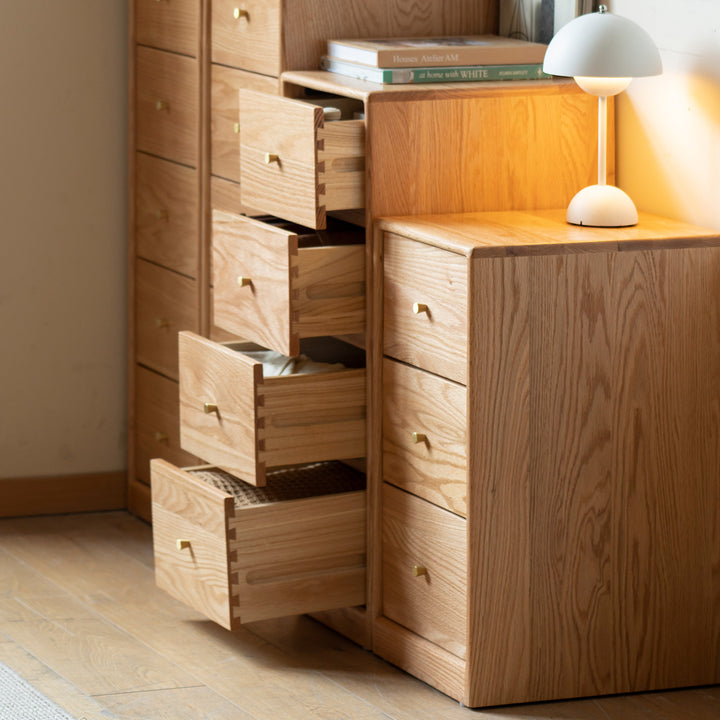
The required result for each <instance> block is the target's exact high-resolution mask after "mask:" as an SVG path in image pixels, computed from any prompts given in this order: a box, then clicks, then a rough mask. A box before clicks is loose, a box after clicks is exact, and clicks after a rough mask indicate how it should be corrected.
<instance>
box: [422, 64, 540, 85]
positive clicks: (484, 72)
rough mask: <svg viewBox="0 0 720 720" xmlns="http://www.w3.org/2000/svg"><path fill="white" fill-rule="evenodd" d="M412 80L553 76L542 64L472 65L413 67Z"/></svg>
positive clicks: (534, 78)
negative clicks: (544, 69) (544, 70)
mask: <svg viewBox="0 0 720 720" xmlns="http://www.w3.org/2000/svg"><path fill="white" fill-rule="evenodd" d="M412 74H413V79H412V82H416V83H433V82H482V81H492V80H542V79H547V78H549V77H551V76H550V75H547V74H546V73H544V72H543V69H542V65H535V64H532V65H482V66H476V65H470V66H465V67H447V68H444V67H440V68H413V72H412Z"/></svg>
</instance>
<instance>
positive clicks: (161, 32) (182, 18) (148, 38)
mask: <svg viewBox="0 0 720 720" xmlns="http://www.w3.org/2000/svg"><path fill="white" fill-rule="evenodd" d="M135 40H136V42H138V43H139V44H140V45H150V46H151V47H155V48H161V49H162V50H172V51H173V52H178V53H183V54H185V55H192V56H193V57H195V56H197V54H198V47H199V45H200V1H199V0H171V1H170V0H135Z"/></svg>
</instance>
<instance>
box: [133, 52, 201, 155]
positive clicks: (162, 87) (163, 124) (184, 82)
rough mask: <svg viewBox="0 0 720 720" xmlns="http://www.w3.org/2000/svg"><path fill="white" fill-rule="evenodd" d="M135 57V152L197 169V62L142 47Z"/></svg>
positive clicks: (198, 95) (198, 80)
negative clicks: (139, 151) (136, 150)
mask: <svg viewBox="0 0 720 720" xmlns="http://www.w3.org/2000/svg"><path fill="white" fill-rule="evenodd" d="M135 54H136V63H137V68H136V73H137V90H136V99H135V113H136V132H137V138H136V147H137V149H138V150H142V151H144V152H147V153H150V154H152V155H159V156H160V157H164V158H166V159H168V160H175V161H177V162H181V163H184V164H185V165H189V166H191V167H197V166H198V162H199V147H198V138H199V127H200V126H199V123H200V119H199V99H200V94H199V82H200V76H199V73H200V66H199V65H198V61H197V60H196V59H194V58H189V57H185V56H184V55H177V54H175V53H169V52H165V51H162V50H155V49H153V48H146V47H143V46H138V47H137V48H136V51H135ZM158 103H160V105H158Z"/></svg>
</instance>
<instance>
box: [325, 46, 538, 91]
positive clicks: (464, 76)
mask: <svg viewBox="0 0 720 720" xmlns="http://www.w3.org/2000/svg"><path fill="white" fill-rule="evenodd" d="M546 49H547V45H543V44H542V43H535V42H528V41H526V40H517V39H515V38H507V37H502V36H500V35H463V36H458V37H432V38H431V37H418V38H373V39H361V40H329V41H328V46H327V55H325V56H323V58H322V68H323V69H324V70H329V71H330V72H334V73H339V74H340V75H347V76H348V77H354V78H358V79H360V80H368V81H370V82H376V83H435V82H477V81H482V80H539V79H542V78H548V77H550V76H549V75H546V74H545V73H544V72H543V69H542V63H543V59H544V57H545V50H546Z"/></svg>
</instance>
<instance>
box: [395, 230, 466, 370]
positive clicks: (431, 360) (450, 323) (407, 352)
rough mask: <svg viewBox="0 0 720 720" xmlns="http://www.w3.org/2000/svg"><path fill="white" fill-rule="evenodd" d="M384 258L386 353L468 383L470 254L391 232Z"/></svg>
mask: <svg viewBox="0 0 720 720" xmlns="http://www.w3.org/2000/svg"><path fill="white" fill-rule="evenodd" d="M383 260H384V264H383V292H384V307H383V347H384V351H385V353H386V354H387V355H390V356H391V357H394V358H397V359H398V360H402V361H403V362H408V363H411V364H413V365H417V366H418V367H422V368H424V369H426V370H430V371H431V372H434V373H436V374H438V375H442V376H444V377H447V378H450V379H451V380H455V381H457V382H459V383H463V384H464V383H465V382H466V381H467V380H466V378H467V358H466V351H465V349H466V347H467V337H468V336H467V333H468V330H467V328H468V299H467V292H468V280H467V274H468V267H467V261H466V259H465V258H463V257H461V256H459V255H455V254H454V253H449V252H444V251H442V250H439V249H437V248H433V247H429V246H427V245H420V244H418V243H413V242H411V241H410V240H408V239H407V238H404V237H401V236H398V235H393V234H389V233H386V234H385V236H384V239H383ZM416 303H421V304H422V305H423V306H424V307H423V308H418V307H416Z"/></svg>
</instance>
